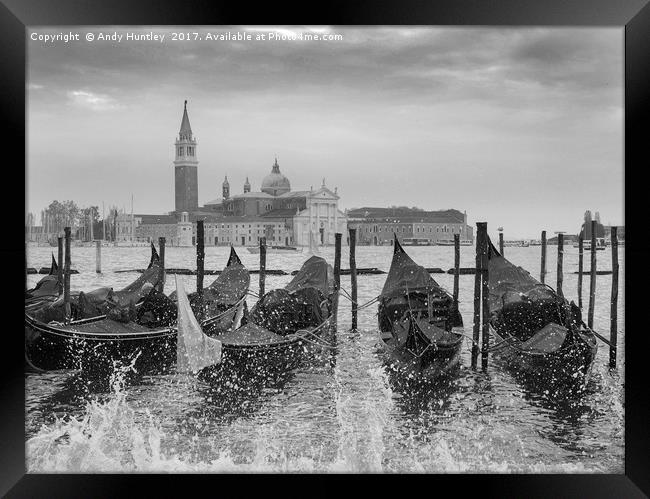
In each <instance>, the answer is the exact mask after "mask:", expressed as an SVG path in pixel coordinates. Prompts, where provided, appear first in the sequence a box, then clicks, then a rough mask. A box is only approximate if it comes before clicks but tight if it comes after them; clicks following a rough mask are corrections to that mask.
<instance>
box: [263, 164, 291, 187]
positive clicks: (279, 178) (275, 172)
mask: <svg viewBox="0 0 650 499" xmlns="http://www.w3.org/2000/svg"><path fill="white" fill-rule="evenodd" d="M290 190H291V184H290V183H289V179H288V178H287V177H285V176H284V175H282V174H281V173H280V166H279V165H278V159H277V158H276V159H275V163H273V169H272V170H271V173H269V174H268V175H267V176H266V177H264V180H262V192H266V193H267V194H270V195H271V196H279V195H280V194H284V193H285V192H289V191H290Z"/></svg>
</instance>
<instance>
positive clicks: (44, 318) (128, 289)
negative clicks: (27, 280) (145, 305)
mask: <svg viewBox="0 0 650 499" xmlns="http://www.w3.org/2000/svg"><path fill="white" fill-rule="evenodd" d="M52 259H53V264H55V263H56V262H54V257H52ZM50 272H52V270H50ZM54 272H56V271H54ZM45 279H49V281H48V283H47V289H49V290H51V291H53V290H54V289H55V287H56V284H55V281H56V277H55V276H54V274H52V275H51V276H50V275H48V276H46V277H45V278H43V279H42V280H41V281H44V280H45ZM56 282H58V281H56ZM39 284H40V281H39ZM164 286H165V276H164V272H163V269H162V266H161V263H160V256H159V255H158V252H157V251H156V248H155V247H154V245H153V244H152V245H151V258H150V260H149V265H148V267H147V269H146V270H145V271H144V272H143V273H142V275H141V276H139V277H138V278H137V279H136V280H135V281H133V282H132V283H131V284H129V285H128V286H125V287H124V288H122V289H120V290H117V291H114V290H113V288H112V287H108V286H105V287H101V288H98V289H94V290H92V291H87V292H84V291H77V292H71V293H70V320H72V321H76V320H81V319H92V318H95V317H100V316H104V315H106V313H107V312H108V311H109V310H111V309H112V308H114V307H115V306H117V305H123V304H128V303H129V302H131V301H135V303H136V305H139V304H140V303H141V302H142V301H143V299H144V297H145V294H146V293H148V291H149V290H150V289H151V288H155V289H156V290H158V291H160V292H162V290H163V288H164ZM43 288H45V285H43V286H40V287H39V285H38V284H37V286H36V288H34V289H36V290H37V292H38V290H41V289H43ZM62 288H63V285H62V283H61V288H57V291H56V293H51V294H48V295H45V296H42V297H41V299H40V303H39V302H38V299H37V298H32V299H30V303H28V300H27V299H26V300H25V313H26V314H28V315H29V316H30V317H32V318H33V319H35V320H36V321H38V322H43V323H49V322H53V321H56V322H64V321H65V319H66V312H65V303H64V298H63V295H59V294H58V289H62Z"/></svg>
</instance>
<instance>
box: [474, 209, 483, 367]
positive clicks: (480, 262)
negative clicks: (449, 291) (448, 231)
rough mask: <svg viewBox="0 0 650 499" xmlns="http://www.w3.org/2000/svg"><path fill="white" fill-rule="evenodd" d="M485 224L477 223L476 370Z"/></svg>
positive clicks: (479, 331)
mask: <svg viewBox="0 0 650 499" xmlns="http://www.w3.org/2000/svg"><path fill="white" fill-rule="evenodd" d="M484 224H485V222H477V223H476V272H475V273H474V329H473V333H474V336H473V342H472V368H473V369H476V365H477V363H478V352H479V348H478V343H479V337H480V334H481V268H482V265H483V258H482V252H483V250H482V248H483V241H482V230H483V229H482V228H481V226H482V225H484Z"/></svg>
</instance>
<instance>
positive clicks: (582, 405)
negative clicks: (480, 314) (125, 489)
mask: <svg viewBox="0 0 650 499" xmlns="http://www.w3.org/2000/svg"><path fill="white" fill-rule="evenodd" d="M236 249H237V251H238V253H239V255H240V257H241V259H242V262H243V263H244V264H245V265H246V266H247V267H248V268H249V269H256V268H258V267H259V265H258V262H259V256H258V255H254V254H250V253H249V252H248V251H247V250H246V249H245V248H241V247H238V248H236ZM405 249H406V251H407V252H408V253H409V254H410V255H411V257H412V258H413V259H414V260H415V261H416V262H418V263H419V264H421V265H423V266H426V267H440V268H442V269H444V270H447V269H449V268H451V267H452V266H453V259H454V249H453V247H443V246H432V247H406V248H405ZM52 250H54V251H55V252H56V248H45V247H30V248H28V250H27V253H28V254H27V266H29V267H36V268H40V267H42V266H49V262H50V253H51V251H52ZM149 251H150V250H149V248H148V247H133V248H131V247H102V270H103V273H102V274H96V273H95V248H94V247H73V248H72V268H73V269H77V270H78V271H79V272H80V273H79V274H78V275H72V276H71V287H72V289H73V290H91V289H94V288H97V287H100V286H113V287H115V288H116V289H117V288H120V287H123V286H125V285H126V284H128V283H129V282H131V281H133V280H134V279H135V278H136V277H137V276H138V275H139V274H137V273H135V272H127V273H115V272H114V271H115V270H122V269H137V268H144V267H145V266H146V265H147V263H148V261H149V254H150V253H149ZM577 251H578V250H577V249H575V248H572V247H571V246H566V247H565V255H564V284H563V290H564V294H565V296H567V298H569V299H574V300H576V302H577V275H576V274H574V273H573V272H575V271H576V270H577V268H578V253H577ZM228 253H229V248H226V247H207V248H206V260H205V267H206V269H221V268H223V266H224V265H225V263H226V260H227V257H228ZM165 254H166V256H165V260H166V266H167V267H169V268H172V267H176V268H190V269H193V268H195V267H196V252H195V249H194V248H175V247H168V248H166V252H165ZM619 254H620V259H621V262H620V283H619V289H620V290H621V292H619V313H618V318H619V325H618V327H619V349H618V366H619V367H618V370H616V371H610V370H609V368H608V367H607V363H608V356H609V352H608V349H607V347H606V346H605V345H604V344H602V343H600V342H599V351H598V355H597V358H596V366H595V368H594V372H593V375H592V377H591V380H590V382H589V386H588V389H587V391H586V393H584V394H583V395H582V396H581V397H579V398H574V399H570V400H566V399H562V400H555V399H553V398H550V397H548V395H547V394H545V393H544V392H543V391H533V390H531V389H530V387H526V386H524V385H522V384H521V383H520V382H518V381H517V380H515V379H514V378H513V376H512V375H511V374H510V373H508V372H507V371H505V370H503V369H502V368H501V367H500V366H499V364H498V362H494V361H493V360H492V359H490V366H489V368H488V370H487V372H483V371H482V370H481V369H480V368H479V369H478V370H476V371H475V370H472V369H471V367H470V358H471V355H470V352H471V345H470V344H469V341H466V342H465V343H464V345H463V352H462V359H461V368H460V371H459V372H458V374H457V375H456V376H455V377H454V378H453V379H452V381H451V383H450V384H449V385H448V386H445V387H441V388H440V389H438V390H434V391H429V392H413V391H409V390H405V389H403V388H400V387H398V386H395V385H394V384H393V383H392V380H391V378H390V377H389V376H388V373H387V371H386V369H385V367H384V365H383V363H382V360H381V354H380V353H381V350H380V343H379V336H378V330H377V317H376V313H377V308H376V306H372V307H369V308H367V309H364V310H362V311H360V312H359V329H358V331H355V332H351V331H350V323H351V316H350V302H349V301H348V300H347V299H346V298H344V297H343V296H341V299H340V310H339V324H338V326H339V327H338V331H337V333H336V344H337V347H338V348H337V350H336V351H335V352H334V353H332V354H329V355H326V356H323V357H322V358H319V359H316V360H315V361H314V362H312V363H309V364H305V365H304V366H302V367H300V368H299V369H297V370H296V371H295V372H294V373H293V374H292V375H291V376H290V377H289V378H288V379H287V380H285V381H284V383H283V384H281V385H279V386H276V387H273V388H269V389H266V390H265V391H263V392H261V393H259V394H257V395H256V396H255V397H248V398H246V397H239V398H234V397H224V396H223V393H220V392H219V391H217V390H215V389H214V388H213V387H211V386H210V385H207V384H205V383H203V382H201V381H199V380H197V379H195V378H193V377H192V376H189V375H179V374H171V375H164V376H148V377H144V378H142V379H140V380H138V381H137V382H135V383H125V382H122V380H121V379H120V376H119V375H118V376H116V377H115V379H114V383H113V386H112V388H110V389H102V390H97V389H95V388H93V387H89V386H87V385H86V384H85V382H84V381H83V379H82V378H81V377H80V376H79V375H78V373H75V372H67V371H59V372H49V373H43V374H32V373H29V374H26V375H25V384H26V391H25V397H26V401H25V402H26V422H25V423H26V434H27V442H26V455H27V457H26V459H27V463H26V467H27V470H28V472H31V473H39V472H102V471H113V472H116V471H117V472H121V471H123V472H256V471H259V472H382V471H383V472H428V473H448V472H474V473H494V472H506V473H584V472H587V473H591V472H595V473H623V472H624V461H623V460H624V367H625V366H624V359H625V345H624V343H625V331H624V329H625V328H624V307H623V303H624V298H625V297H624V296H623V293H622V291H623V290H624V286H623V283H624V276H625V265H624V259H623V254H624V248H623V247H622V248H620V250H619ZM322 255H323V256H324V257H325V258H326V259H327V260H328V261H329V262H331V263H333V261H334V248H329V247H328V248H323V249H322ZM391 255H392V247H358V248H357V266H358V267H378V268H380V269H382V270H384V271H387V270H388V267H389V265H390V260H391ZM505 256H506V257H507V258H508V259H509V260H510V261H512V262H513V263H515V264H517V265H521V266H522V267H524V268H525V269H527V270H529V271H530V272H531V274H533V276H535V277H537V278H538V277H539V271H540V247H539V246H531V247H528V248H519V247H506V248H505ZM555 256H556V250H555V248H554V247H552V246H549V248H548V252H547V257H548V262H547V268H548V274H547V278H546V282H547V283H549V284H551V285H552V286H554V285H555V282H556V276H555V268H556V260H555ZM474 258H475V250H474V248H473V247H462V248H461V266H462V267H473V266H474ZM304 259H305V254H303V253H300V252H298V253H295V254H275V253H269V254H268V255H267V268H268V269H282V270H285V271H291V270H297V269H298V268H300V266H301V265H302V263H303V261H304ZM342 267H343V268H348V248H347V247H343V256H342ZM585 268H587V269H588V268H589V254H588V253H585ZM598 269H599V270H606V269H611V253H610V249H609V248H607V250H605V251H598ZM432 275H433V277H434V279H436V281H437V282H438V283H439V284H441V285H442V286H443V287H445V288H446V289H448V290H449V291H451V289H452V285H453V276H452V275H450V274H432ZM40 277H42V276H39V275H28V276H27V284H28V287H31V286H33V285H34V284H35V283H36V282H37V281H38V279H39V278H40ZM182 278H183V279H184V282H185V286H186V289H188V290H191V289H193V288H194V287H195V286H196V277H195V276H182ZM214 278H215V276H205V281H204V282H205V283H206V285H207V284H209V283H210V282H211V281H212V280H213V279H214ZM385 278H386V276H385V275H362V276H359V277H358V283H359V289H358V299H359V303H366V302H368V301H369V300H371V299H372V298H373V297H375V296H377V295H378V294H379V292H380V291H381V287H382V285H383V283H384V280H385ZM290 279H291V276H274V275H267V277H266V289H267V290H269V289H272V288H274V287H281V286H283V285H284V284H286V283H287V282H288V281H289V280H290ZM341 284H342V287H343V288H344V289H346V290H348V291H349V290H350V279H349V276H342V277H341ZM473 289H474V276H472V275H461V276H460V311H461V314H462V316H463V320H464V323H465V328H466V331H467V332H468V333H469V334H471V330H472V320H473ZM173 290H174V279H173V276H168V277H167V282H166V286H165V292H166V293H170V292H172V291H173ZM588 290H589V277H588V276H587V277H586V278H585V279H584V280H583V300H584V304H583V306H584V310H585V314H584V315H586V308H587V303H588ZM610 290H611V275H600V276H597V291H596V304H595V317H594V327H595V329H596V330H597V331H599V332H600V333H601V334H603V335H604V336H606V337H608V336H609V332H608V331H609V310H610V305H609V299H610ZM251 291H253V292H257V291H258V277H257V275H255V274H253V275H251ZM253 303H254V299H250V300H249V302H248V305H249V308H250V307H251V306H252V305H253ZM479 364H480V362H479Z"/></svg>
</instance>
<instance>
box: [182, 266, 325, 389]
mask: <svg viewBox="0 0 650 499" xmlns="http://www.w3.org/2000/svg"><path fill="white" fill-rule="evenodd" d="M333 296H334V279H333V269H332V267H331V265H329V264H328V263H327V262H326V261H325V260H324V259H323V258H321V257H320V256H316V255H314V256H311V257H310V258H309V259H308V260H307V261H306V262H305V263H304V264H303V266H302V268H301V269H300V271H299V272H298V274H296V275H295V276H294V277H293V279H292V280H291V282H289V284H287V285H286V286H285V287H284V288H281V289H275V290H272V291H269V292H268V293H266V294H265V295H264V296H263V297H261V298H260V300H259V301H258V302H257V303H256V304H255V306H254V307H253V308H252V309H251V311H250V313H249V314H248V317H247V318H246V323H245V324H244V325H242V326H241V327H239V328H237V329H236V330H233V331H228V332H225V333H219V334H215V331H214V330H213V329H212V328H209V327H208V328H204V333H205V334H206V335H208V336H210V337H212V338H215V339H217V340H219V342H220V343H221V359H220V362H219V363H214V364H212V365H209V366H205V367H203V368H202V369H201V370H199V371H198V377H199V378H200V379H202V380H204V381H207V382H210V383H217V384H222V385H223V384H225V385H227V386H229V387H230V388H234V389H235V390H236V389H238V388H239V389H246V387H248V386H259V385H261V384H265V383H273V382H275V381H277V380H279V379H281V378H282V377H283V376H284V375H286V374H288V373H290V372H291V371H292V370H293V369H295V368H296V367H298V366H299V365H300V363H301V361H303V360H304V359H305V358H306V356H307V354H308V352H309V349H308V348H307V347H308V346H309V345H311V344H316V345H320V346H322V343H321V342H322V339H321V338H322V337H323V335H324V333H325V332H326V331H327V329H328V327H329V324H330V319H331V315H332V299H333ZM179 328H180V325H179Z"/></svg>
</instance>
